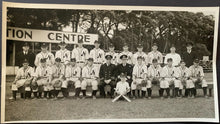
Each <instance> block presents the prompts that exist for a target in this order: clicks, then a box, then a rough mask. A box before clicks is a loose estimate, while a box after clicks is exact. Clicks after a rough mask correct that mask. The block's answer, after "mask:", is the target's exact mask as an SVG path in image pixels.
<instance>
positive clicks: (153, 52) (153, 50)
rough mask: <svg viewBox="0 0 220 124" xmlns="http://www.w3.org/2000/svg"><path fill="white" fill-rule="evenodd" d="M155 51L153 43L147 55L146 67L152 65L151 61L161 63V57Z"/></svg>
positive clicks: (155, 46) (155, 45)
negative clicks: (154, 60)
mask: <svg viewBox="0 0 220 124" xmlns="http://www.w3.org/2000/svg"><path fill="white" fill-rule="evenodd" d="M157 49H158V46H157V44H156V43H153V46H152V51H151V52H149V53H148V54H147V57H148V59H147V60H148V65H149V64H152V60H153V59H157V61H158V63H159V64H161V63H163V55H162V54H161V52H159V51H158V50H157Z"/></svg>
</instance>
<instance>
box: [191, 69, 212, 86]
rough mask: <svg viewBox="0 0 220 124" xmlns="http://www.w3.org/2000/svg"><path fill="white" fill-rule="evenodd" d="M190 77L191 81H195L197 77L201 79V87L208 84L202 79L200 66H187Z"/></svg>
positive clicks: (202, 73) (202, 74)
mask: <svg viewBox="0 0 220 124" xmlns="http://www.w3.org/2000/svg"><path fill="white" fill-rule="evenodd" d="M189 70H190V77H191V79H192V81H193V82H194V83H195V82H196V81H197V80H198V79H199V78H200V79H201V81H202V82H201V83H202V87H207V86H208V84H207V82H206V80H205V79H204V72H203V68H202V66H198V67H195V66H194V65H192V66H190V67H189Z"/></svg>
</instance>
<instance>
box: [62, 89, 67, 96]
mask: <svg viewBox="0 0 220 124" xmlns="http://www.w3.org/2000/svg"><path fill="white" fill-rule="evenodd" d="M61 92H62V94H63V97H67V96H66V88H61Z"/></svg>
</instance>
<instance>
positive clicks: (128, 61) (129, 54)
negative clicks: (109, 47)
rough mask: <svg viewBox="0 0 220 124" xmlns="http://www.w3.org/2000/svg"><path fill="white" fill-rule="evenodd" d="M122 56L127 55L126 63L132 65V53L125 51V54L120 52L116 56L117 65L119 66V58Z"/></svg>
mask: <svg viewBox="0 0 220 124" xmlns="http://www.w3.org/2000/svg"><path fill="white" fill-rule="evenodd" d="M122 55H127V56H128V60H127V63H128V64H133V62H132V61H133V53H132V52H129V51H127V52H125V51H122V52H121V53H119V56H118V63H119V64H121V59H120V57H121V56H122Z"/></svg>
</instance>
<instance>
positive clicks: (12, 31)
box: [7, 27, 98, 45]
mask: <svg viewBox="0 0 220 124" xmlns="http://www.w3.org/2000/svg"><path fill="white" fill-rule="evenodd" d="M7 40H17V41H30V42H31V41H32V42H49V43H59V42H60V41H64V42H66V43H69V44H77V43H78V41H83V44H87V45H93V44H94V42H95V40H98V35H97V34H86V33H72V32H61V31H49V30H35V29H25V28H16V27H8V28H7Z"/></svg>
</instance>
